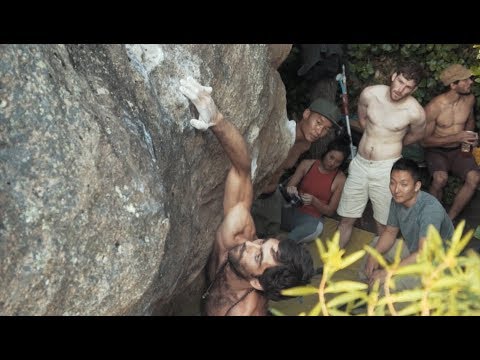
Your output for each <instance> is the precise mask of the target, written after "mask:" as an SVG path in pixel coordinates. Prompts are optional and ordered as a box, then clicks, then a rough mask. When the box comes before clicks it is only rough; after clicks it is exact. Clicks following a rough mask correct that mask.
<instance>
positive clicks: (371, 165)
mask: <svg viewBox="0 0 480 360" xmlns="http://www.w3.org/2000/svg"><path fill="white" fill-rule="evenodd" d="M422 76H423V69H422V68H421V66H419V65H418V64H415V63H406V64H403V65H401V66H399V67H398V68H397V70H396V71H395V72H394V73H393V75H392V77H391V84H390V86H386V85H374V86H369V87H367V88H365V89H364V90H363V91H362V93H361V94H360V98H359V100H358V120H359V122H360V125H361V126H362V128H363V129H364V132H363V135H362V139H361V140H360V144H359V148H358V154H357V155H356V156H355V158H354V159H353V160H352V161H351V163H350V166H349V169H348V178H347V181H346V182H345V187H344V188H343V192H342V196H341V198H340V204H339V207H338V209H337V213H338V214H339V215H340V216H341V217H342V218H341V220H340V223H339V226H338V230H339V231H340V246H341V247H345V245H346V244H347V243H348V241H350V236H351V234H352V229H353V225H354V224H355V221H356V220H357V219H358V218H359V217H361V216H362V214H363V211H364V210H365V206H366V205H367V202H368V199H370V201H371V202H372V207H373V217H374V219H375V223H376V226H377V233H378V235H381V234H382V233H383V231H384V230H385V224H386V222H387V219H388V212H389V209H390V200H391V197H392V196H391V193H390V189H389V181H390V171H391V169H392V165H393V163H394V162H395V161H397V160H398V159H399V158H400V157H401V154H402V147H403V145H408V144H412V143H414V142H416V141H419V140H420V139H422V138H423V135H424V133H425V112H424V110H423V108H422V106H421V105H420V104H419V103H418V101H417V100H415V98H414V97H412V96H411V94H412V93H413V92H414V91H415V90H416V89H417V87H418V84H419V83H420V81H421V79H422Z"/></svg>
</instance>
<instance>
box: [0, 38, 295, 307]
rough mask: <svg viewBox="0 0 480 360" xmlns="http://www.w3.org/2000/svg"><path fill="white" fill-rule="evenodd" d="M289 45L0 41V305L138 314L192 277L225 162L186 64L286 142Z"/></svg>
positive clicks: (269, 141) (263, 141)
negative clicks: (189, 85) (204, 124)
mask: <svg viewBox="0 0 480 360" xmlns="http://www.w3.org/2000/svg"><path fill="white" fill-rule="evenodd" d="M289 50H290V46H289V45H173V44H172V45H67V46H65V45H33V46H28V45H0V74H1V76H0V204H1V206H0V314H1V315H121V314H129V315H148V314H151V313H152V311H153V308H154V306H158V305H159V304H168V303H169V301H170V300H171V299H172V298H173V297H175V296H178V294H181V293H182V291H183V290H184V289H185V288H187V287H188V286H189V285H190V284H191V283H192V281H193V280H194V279H195V278H197V277H198V275H199V274H200V273H201V271H202V270H203V267H204V266H205V264H206V261H207V258H208V255H209V253H210V250H211V245H212V242H213V239H214V233H215V229H216V228H217V226H218V224H219V223H220V220H221V209H222V197H223V184H224V179H225V176H226V174H227V171H228V168H229V161H228V159H227V158H226V156H225V155H224V153H223V151H222V149H221V147H220V145H219V143H218V141H217V139H216V138H215V136H214V135H213V134H212V133H211V132H206V133H203V132H198V131H197V130H195V129H193V128H191V127H190V125H189V120H190V119H191V118H194V117H196V111H195V110H194V106H193V105H192V104H190V103H189V102H188V100H187V99H186V98H185V97H184V96H183V95H182V94H181V93H180V92H179V91H178V86H179V80H180V79H181V78H183V77H186V76H188V75H191V76H193V77H194V78H196V79H197V80H198V81H199V82H200V83H201V84H203V85H209V86H212V87H213V93H212V95H213V97H214V99H215V101H216V103H217V106H218V107H219V109H220V110H221V111H222V112H223V113H224V114H225V115H226V116H227V117H228V118H229V119H231V120H232V122H234V123H235V124H236V126H237V127H238V128H239V129H240V131H241V133H242V134H243V135H244V137H245V138H246V139H247V142H248V145H249V147H250V150H251V153H252V158H253V161H252V163H253V167H252V169H253V170H252V172H253V178H254V184H255V189H256V190H257V192H258V189H259V187H260V186H261V185H263V184H264V183H265V181H266V178H265V177H266V175H268V173H269V172H271V171H272V170H274V168H275V167H276V166H278V164H279V162H280V161H281V160H282V159H283V158H284V157H285V156H286V153H287V150H288V148H289V145H290V143H291V141H290V137H289V135H288V131H287V129H286V121H287V116H286V106H285V89H284V86H283V83H282V82H281V79H280V76H279V74H278V72H277V71H276V67H277V66H278V65H279V63H281V61H283V59H282V57H283V58H284V57H285V56H286V55H287V54H288V51H289Z"/></svg>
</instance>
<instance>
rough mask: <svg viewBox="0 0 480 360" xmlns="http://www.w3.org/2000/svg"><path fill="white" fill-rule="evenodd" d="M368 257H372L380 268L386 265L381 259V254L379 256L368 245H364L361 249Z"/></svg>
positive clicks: (375, 250)
mask: <svg viewBox="0 0 480 360" xmlns="http://www.w3.org/2000/svg"><path fill="white" fill-rule="evenodd" d="M363 248H364V249H365V250H366V251H367V252H368V253H369V254H370V255H372V256H373V257H374V258H375V260H377V261H378V263H379V264H380V266H382V267H384V268H386V267H387V266H388V265H387V262H386V261H385V259H384V258H383V256H382V254H380V253H379V252H378V251H377V249H374V248H372V247H371V246H369V245H365V246H364V247H363Z"/></svg>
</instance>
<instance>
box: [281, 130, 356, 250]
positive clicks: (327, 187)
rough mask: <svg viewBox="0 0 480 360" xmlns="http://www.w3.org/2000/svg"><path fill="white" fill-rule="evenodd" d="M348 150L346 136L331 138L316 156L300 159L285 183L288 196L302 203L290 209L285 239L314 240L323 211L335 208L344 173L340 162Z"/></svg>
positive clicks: (321, 226) (326, 211) (331, 211)
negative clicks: (324, 148)
mask: <svg viewBox="0 0 480 360" xmlns="http://www.w3.org/2000/svg"><path fill="white" fill-rule="evenodd" d="M349 153H350V149H349V140H348V137H346V136H342V137H339V138H336V139H334V140H333V141H332V142H331V143H330V144H329V145H328V147H327V151H326V152H325V153H324V154H323V155H322V157H321V159H320V160H314V159H308V160H303V161H302V162H301V163H300V165H299V166H298V167H297V170H296V171H295V173H294V174H293V176H292V178H291V179H290V181H289V182H288V184H287V192H288V194H289V195H290V196H295V195H296V196H300V198H301V199H302V201H303V205H302V206H300V207H296V208H293V209H292V212H291V214H292V215H291V219H289V220H290V221H288V222H289V224H287V225H286V227H287V228H286V230H288V231H289V233H288V239H291V240H294V241H296V242H298V243H303V242H310V241H313V240H315V239H316V238H317V237H318V236H319V235H320V234H321V232H322V231H323V215H328V216H332V215H333V214H334V213H335V211H336V210H337V207H338V203H339V201H340V195H341V194H342V190H343V186H344V184H345V180H346V176H345V174H344V173H343V172H342V171H341V169H340V168H341V166H342V164H343V162H344V161H345V159H346V158H347V157H348V154H349Z"/></svg>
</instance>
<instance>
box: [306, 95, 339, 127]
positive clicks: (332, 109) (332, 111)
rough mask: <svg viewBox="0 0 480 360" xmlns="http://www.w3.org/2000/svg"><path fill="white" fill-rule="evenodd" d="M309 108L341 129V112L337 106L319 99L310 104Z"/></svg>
mask: <svg viewBox="0 0 480 360" xmlns="http://www.w3.org/2000/svg"><path fill="white" fill-rule="evenodd" d="M308 108H309V109H310V110H311V111H315V112H316V113H319V114H320V115H323V116H325V117H326V118H327V119H328V120H330V121H331V122H332V123H333V125H335V126H337V127H341V126H340V125H339V121H340V110H338V107H337V106H336V105H335V104H333V103H332V102H330V101H328V100H327V99H324V98H317V99H315V100H314V101H313V102H312V103H311V104H310V106H309V107H308Z"/></svg>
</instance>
